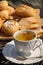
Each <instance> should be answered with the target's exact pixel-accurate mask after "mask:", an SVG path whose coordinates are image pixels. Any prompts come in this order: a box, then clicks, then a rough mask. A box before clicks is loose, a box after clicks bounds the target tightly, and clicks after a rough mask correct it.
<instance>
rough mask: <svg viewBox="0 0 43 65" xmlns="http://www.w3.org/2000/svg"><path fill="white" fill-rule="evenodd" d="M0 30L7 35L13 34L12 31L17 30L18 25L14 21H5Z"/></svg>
mask: <svg viewBox="0 0 43 65" xmlns="http://www.w3.org/2000/svg"><path fill="white" fill-rule="evenodd" d="M1 30H2V31H3V32H4V33H5V34H7V35H8V36H13V34H14V32H16V31H17V30H19V25H18V23H17V22H16V21H6V22H5V23H4V24H3V26H2V29H1Z"/></svg>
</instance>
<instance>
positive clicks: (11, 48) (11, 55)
mask: <svg viewBox="0 0 43 65" xmlns="http://www.w3.org/2000/svg"><path fill="white" fill-rule="evenodd" d="M2 53H3V55H4V56H5V58H6V59H7V60H9V61H11V62H13V63H18V64H31V63H36V62H39V61H41V60H43V57H41V58H30V57H38V56H41V55H43V44H42V45H41V46H40V47H38V48H37V49H36V50H35V51H34V52H33V53H32V54H31V56H30V57H29V58H28V59H26V60H20V56H19V55H18V51H17V49H16V47H15V44H14V40H12V41H11V42H9V43H7V44H6V45H5V47H4V48H3V51H2Z"/></svg>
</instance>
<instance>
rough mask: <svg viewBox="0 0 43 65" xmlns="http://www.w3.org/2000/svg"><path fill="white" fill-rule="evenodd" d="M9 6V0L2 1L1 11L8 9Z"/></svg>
mask: <svg viewBox="0 0 43 65" xmlns="http://www.w3.org/2000/svg"><path fill="white" fill-rule="evenodd" d="M7 7H8V2H7V1H1V2H0V11H2V10H6V9H7Z"/></svg>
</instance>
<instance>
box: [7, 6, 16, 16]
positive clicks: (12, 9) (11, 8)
mask: <svg viewBox="0 0 43 65" xmlns="http://www.w3.org/2000/svg"><path fill="white" fill-rule="evenodd" d="M7 10H8V12H9V15H12V14H13V13H15V9H14V8H13V7H11V6H8V7H7Z"/></svg>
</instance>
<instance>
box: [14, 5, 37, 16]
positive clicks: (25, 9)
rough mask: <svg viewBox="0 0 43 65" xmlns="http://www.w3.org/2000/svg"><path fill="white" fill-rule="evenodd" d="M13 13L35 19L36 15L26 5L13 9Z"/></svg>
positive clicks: (33, 10)
mask: <svg viewBox="0 0 43 65" xmlns="http://www.w3.org/2000/svg"><path fill="white" fill-rule="evenodd" d="M15 13H16V14H17V15H18V16H21V17H29V16H30V17H35V16H36V15H37V13H36V11H35V9H33V8H32V7H30V6H27V5H20V6H18V7H17V8H16V9H15Z"/></svg>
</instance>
